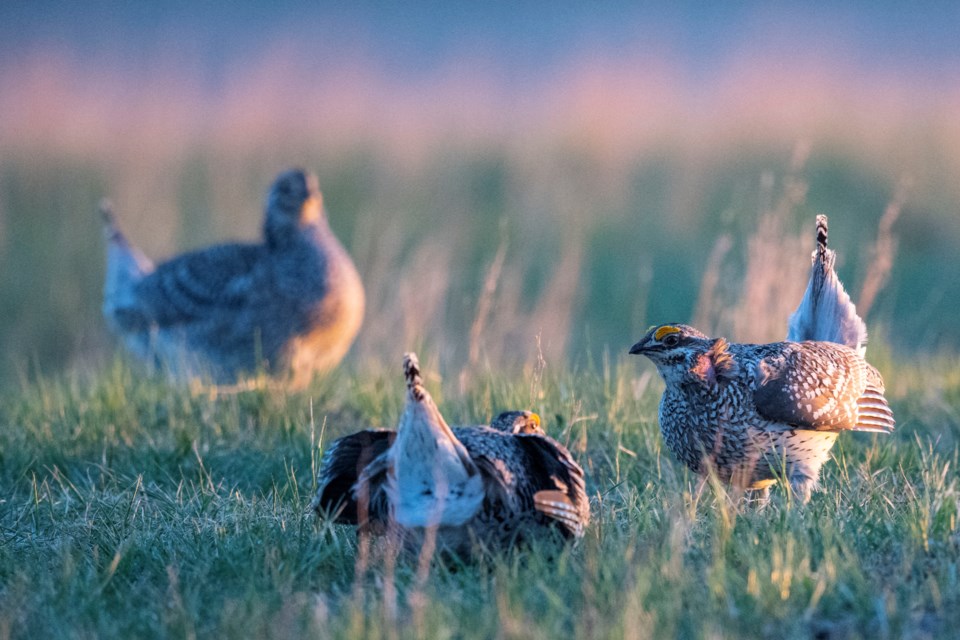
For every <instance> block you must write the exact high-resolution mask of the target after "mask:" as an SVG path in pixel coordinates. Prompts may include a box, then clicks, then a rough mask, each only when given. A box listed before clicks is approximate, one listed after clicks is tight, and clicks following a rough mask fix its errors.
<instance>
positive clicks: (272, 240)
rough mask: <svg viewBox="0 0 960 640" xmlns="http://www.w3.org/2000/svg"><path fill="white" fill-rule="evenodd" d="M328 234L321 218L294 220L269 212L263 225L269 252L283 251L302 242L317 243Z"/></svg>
mask: <svg viewBox="0 0 960 640" xmlns="http://www.w3.org/2000/svg"><path fill="white" fill-rule="evenodd" d="M329 232H330V231H329V227H328V226H327V221H326V219H325V218H324V217H323V216H320V217H319V218H301V219H299V220H294V219H292V218H291V217H290V216H289V215H287V214H284V213H279V212H273V211H270V212H268V213H267V217H266V220H264V223H263V236H264V239H265V240H266V243H267V246H268V247H270V249H271V250H285V249H289V248H291V247H294V246H297V245H300V244H303V243H304V242H307V243H317V242H318V241H321V240H323V239H324V238H326V236H327V235H328V234H329Z"/></svg>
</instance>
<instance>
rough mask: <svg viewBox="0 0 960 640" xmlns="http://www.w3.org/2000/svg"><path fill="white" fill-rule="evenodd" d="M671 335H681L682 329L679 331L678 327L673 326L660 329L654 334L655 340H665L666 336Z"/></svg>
mask: <svg viewBox="0 0 960 640" xmlns="http://www.w3.org/2000/svg"><path fill="white" fill-rule="evenodd" d="M671 333H680V329H678V328H677V327H671V326H666V327H660V328H659V329H657V332H656V333H654V334H653V339H654V340H663V337H664V336H668V335H670V334H671Z"/></svg>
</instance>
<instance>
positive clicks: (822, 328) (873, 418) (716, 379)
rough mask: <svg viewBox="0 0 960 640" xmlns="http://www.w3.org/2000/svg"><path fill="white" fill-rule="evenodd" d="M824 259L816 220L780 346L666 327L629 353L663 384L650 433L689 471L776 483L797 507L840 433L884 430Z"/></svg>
mask: <svg viewBox="0 0 960 640" xmlns="http://www.w3.org/2000/svg"><path fill="white" fill-rule="evenodd" d="M834 261H835V255H834V252H833V251H830V250H828V249H827V221H826V217H825V216H819V217H818V219H817V249H816V251H815V252H814V256H813V267H812V269H811V273H810V282H809V284H808V286H807V290H806V293H805V294H804V297H803V299H802V301H801V303H800V307H799V308H798V309H797V311H796V312H795V313H794V314H793V315H792V316H791V318H790V329H789V334H788V341H786V342H776V343H772V344H732V343H728V342H727V341H726V340H725V339H723V338H708V337H707V336H706V335H704V334H703V333H701V332H699V331H697V330H696V329H694V328H693V327H689V326H687V325H683V324H668V325H661V326H657V327H653V328H652V329H650V331H648V332H647V334H646V335H645V336H644V337H643V339H642V340H640V341H639V342H637V343H636V344H635V345H633V347H632V348H631V349H630V353H633V354H641V355H644V356H646V357H648V358H649V359H650V360H652V361H653V363H654V364H655V365H656V367H657V370H658V371H659V373H660V375H661V376H662V377H663V379H664V382H665V383H666V389H665V390H664V393H663V397H662V399H661V401H660V415H659V420H660V431H661V433H662V434H663V438H664V440H665V441H666V443H667V446H668V447H669V448H670V450H671V451H672V452H673V453H674V455H676V457H677V458H678V459H679V460H680V461H682V462H683V463H685V464H686V465H687V466H688V467H690V468H691V469H692V470H693V471H695V472H697V473H709V472H710V471H711V470H712V471H714V472H716V474H717V475H718V477H719V478H720V479H721V480H722V481H724V482H728V483H731V484H734V485H736V486H739V487H742V488H746V489H762V490H764V491H766V490H767V488H768V487H769V486H770V485H772V484H774V483H775V482H776V480H777V478H779V477H781V476H785V478H786V480H787V481H788V482H789V484H790V487H791V489H792V491H793V492H794V494H795V495H796V496H797V498H798V499H799V500H801V501H803V502H806V501H808V500H809V499H810V494H811V492H812V491H813V490H814V489H815V488H816V486H817V481H818V478H819V475H820V468H821V467H822V466H823V464H824V462H825V461H826V460H827V459H828V458H829V455H830V449H831V447H833V444H834V442H835V441H836V439H837V435H838V434H839V433H840V432H841V431H875V432H880V433H889V432H890V431H892V430H893V428H894V419H893V412H892V411H891V410H890V407H889V406H888V405H887V401H886V398H884V385H883V379H882V378H881V377H880V374H879V372H878V371H877V370H876V369H875V368H873V367H872V366H871V365H870V364H868V363H867V362H866V361H865V360H864V358H863V353H864V350H865V343H866V326H865V325H864V323H863V320H861V319H860V317H859V316H858V315H857V313H856V308H855V307H854V305H853V303H852V302H850V297H849V296H848V295H847V294H846V292H845V291H844V289H843V285H842V284H841V283H840V280H839V279H838V278H837V275H836V273H835V272H834V270H833V265H834Z"/></svg>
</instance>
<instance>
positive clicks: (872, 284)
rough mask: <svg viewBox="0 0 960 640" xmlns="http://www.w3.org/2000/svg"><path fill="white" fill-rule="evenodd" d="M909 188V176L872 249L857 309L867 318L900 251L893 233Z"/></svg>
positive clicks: (882, 221)
mask: <svg viewBox="0 0 960 640" xmlns="http://www.w3.org/2000/svg"><path fill="white" fill-rule="evenodd" d="M909 190H910V181H909V180H908V179H906V178H904V179H901V180H900V182H899V184H898V185H897V188H896V190H895V191H894V192H893V197H892V198H891V199H890V202H888V203H887V208H886V209H885V210H884V212H883V216H881V217H880V224H879V228H878V230H877V241H876V242H875V243H874V245H873V249H872V250H871V251H870V266H869V267H868V268H867V277H866V278H865V279H864V281H863V287H862V288H861V289H860V297H859V300H858V301H857V311H858V312H859V313H860V315H861V317H866V315H867V313H868V312H869V311H870V308H871V307H872V306H873V303H874V300H875V299H876V297H877V294H878V293H879V292H880V290H881V289H883V287H884V285H885V284H886V283H887V280H888V279H889V278H890V270H891V269H893V261H894V258H896V254H897V238H896V236H895V235H894V234H893V225H894V223H896V221H897V219H898V218H899V217H900V214H901V213H902V211H903V205H904V203H905V202H906V199H907V193H908V192H909Z"/></svg>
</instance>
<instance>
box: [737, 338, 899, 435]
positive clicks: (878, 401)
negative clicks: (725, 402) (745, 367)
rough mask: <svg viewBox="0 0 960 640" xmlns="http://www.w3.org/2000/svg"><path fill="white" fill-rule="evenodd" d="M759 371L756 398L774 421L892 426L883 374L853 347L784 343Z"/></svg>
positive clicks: (823, 426)
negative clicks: (884, 389) (885, 396)
mask: <svg viewBox="0 0 960 640" xmlns="http://www.w3.org/2000/svg"><path fill="white" fill-rule="evenodd" d="M758 374H759V375H758V381H757V385H756V388H755V389H754V392H753V400H754V403H755V405H756V408H757V411H758V412H759V413H760V415H761V416H763V417H765V418H767V419H769V420H774V421H777V422H785V423H787V424H790V425H793V426H796V427H799V428H801V429H812V430H818V431H844V430H863V431H885V432H889V431H892V430H893V427H894V420H893V412H892V411H891V410H890V407H889V405H888V404H887V401H886V399H885V398H884V397H883V383H882V381H881V380H880V376H879V373H877V371H876V370H875V369H874V368H873V367H871V366H870V365H869V364H867V363H866V362H865V361H864V360H863V358H861V357H860V356H859V355H858V354H857V352H856V351H854V350H853V349H851V348H848V347H844V346H841V345H837V344H833V343H829V342H802V343H782V349H781V351H780V352H779V353H777V354H775V355H771V356H767V357H766V358H764V359H763V360H761V362H760V365H759V372H758Z"/></svg>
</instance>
